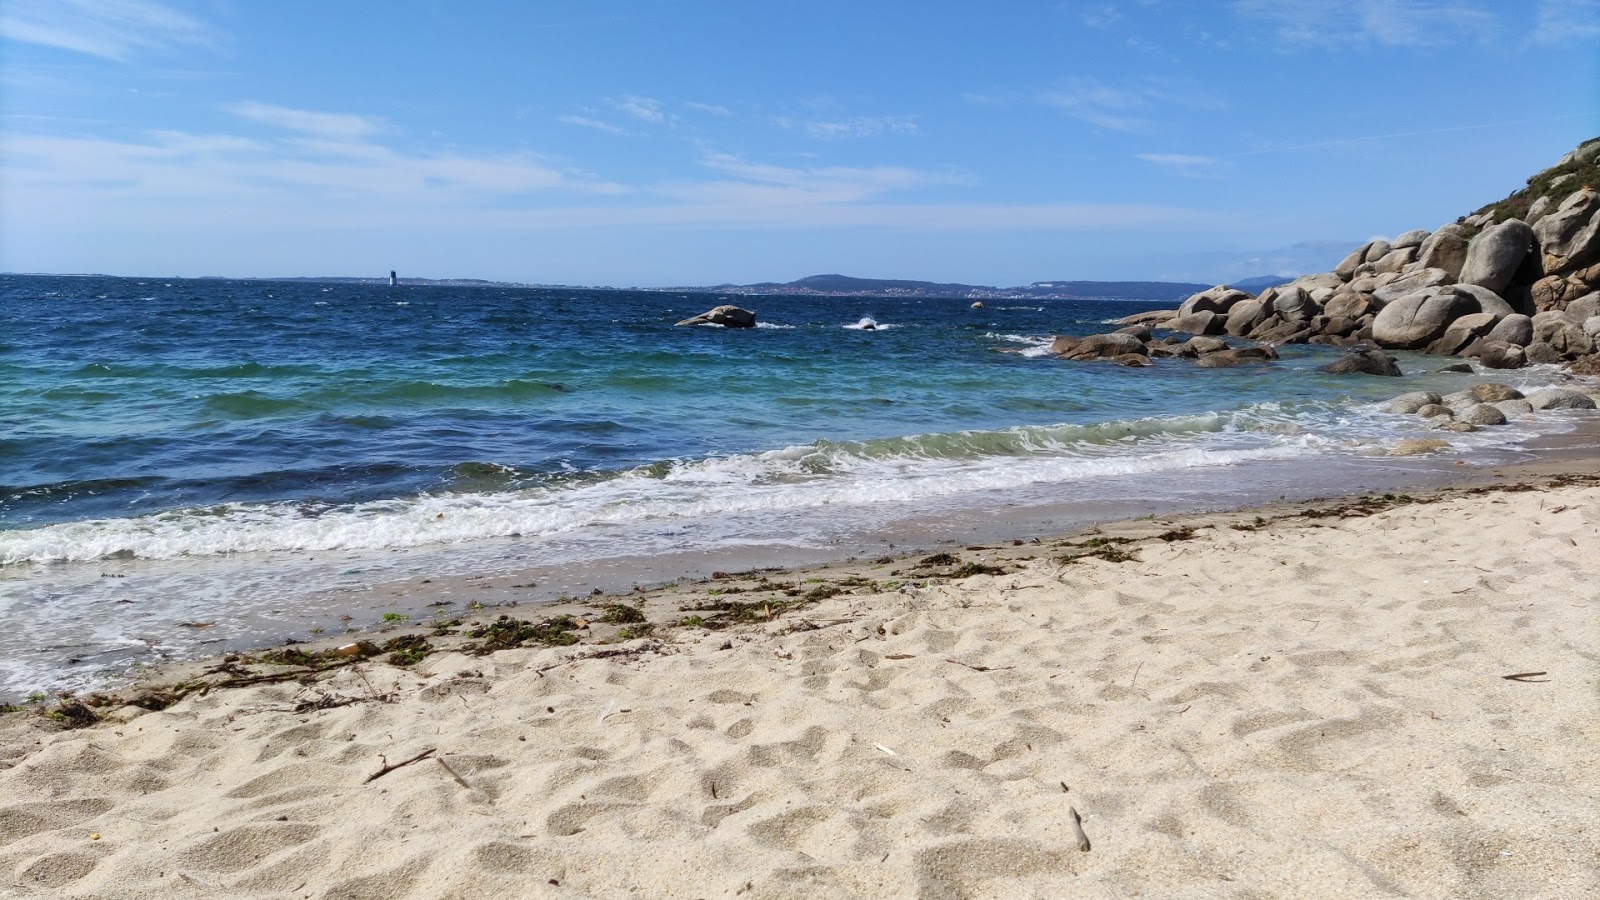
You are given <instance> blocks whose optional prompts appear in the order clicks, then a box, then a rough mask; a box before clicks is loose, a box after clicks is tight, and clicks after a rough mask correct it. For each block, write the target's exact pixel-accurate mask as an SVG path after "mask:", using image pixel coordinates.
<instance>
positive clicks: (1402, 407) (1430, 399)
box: [1384, 391, 1440, 415]
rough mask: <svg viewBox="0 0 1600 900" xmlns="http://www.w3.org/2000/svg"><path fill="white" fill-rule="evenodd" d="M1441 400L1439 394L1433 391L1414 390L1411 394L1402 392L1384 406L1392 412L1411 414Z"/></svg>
mask: <svg viewBox="0 0 1600 900" xmlns="http://www.w3.org/2000/svg"><path fill="white" fill-rule="evenodd" d="M1439 400H1440V397H1439V395H1438V394H1435V393H1434V392H1433V391H1412V392H1411V393H1409V394H1401V395H1400V396H1398V397H1396V398H1394V399H1393V400H1390V401H1389V402H1388V403H1387V404H1386V405H1385V406H1384V409H1386V410H1388V411H1389V412H1392V413H1405V414H1407V415H1410V414H1411V413H1414V412H1416V411H1417V410H1419V409H1421V408H1423V407H1424V406H1429V405H1432V404H1436V403H1438V402H1439Z"/></svg>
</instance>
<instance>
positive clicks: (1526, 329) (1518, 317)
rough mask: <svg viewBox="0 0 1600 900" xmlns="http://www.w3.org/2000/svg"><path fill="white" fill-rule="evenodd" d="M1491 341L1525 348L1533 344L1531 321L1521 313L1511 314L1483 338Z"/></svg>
mask: <svg viewBox="0 0 1600 900" xmlns="http://www.w3.org/2000/svg"><path fill="white" fill-rule="evenodd" d="M1484 337H1485V338H1486V339H1487V340H1491V341H1504V342H1505V343H1507V344H1516V345H1517V346H1518V347H1526V346H1528V345H1529V344H1530V343H1532V342H1533V320H1532V319H1530V318H1528V317H1527V316H1524V315H1522V314H1521V313H1512V314H1511V315H1509V316H1506V317H1505V318H1503V319H1501V320H1500V321H1499V322H1497V323H1496V324H1495V326H1494V327H1493V328H1491V329H1489V333H1488V334H1487V335H1485V336H1484Z"/></svg>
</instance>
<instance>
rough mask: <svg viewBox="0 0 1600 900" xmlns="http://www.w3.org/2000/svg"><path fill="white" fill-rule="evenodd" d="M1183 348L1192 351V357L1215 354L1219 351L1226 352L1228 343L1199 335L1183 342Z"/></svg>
mask: <svg viewBox="0 0 1600 900" xmlns="http://www.w3.org/2000/svg"><path fill="white" fill-rule="evenodd" d="M1184 346H1185V347H1187V348H1188V349H1190V350H1193V351H1194V355H1196V356H1199V355H1200V354H1202V353H1216V352H1217V351H1219V350H1226V349H1228V342H1227V341H1225V340H1223V339H1221V338H1214V337H1206V336H1204V335H1199V336H1196V337H1192V338H1190V339H1189V340H1187V341H1185V342H1184Z"/></svg>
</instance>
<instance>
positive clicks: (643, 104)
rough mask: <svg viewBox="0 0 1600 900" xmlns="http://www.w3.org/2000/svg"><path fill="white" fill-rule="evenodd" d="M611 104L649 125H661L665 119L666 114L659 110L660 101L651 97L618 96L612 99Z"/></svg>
mask: <svg viewBox="0 0 1600 900" xmlns="http://www.w3.org/2000/svg"><path fill="white" fill-rule="evenodd" d="M612 105H613V106H615V107H616V108H617V110H618V111H620V112H622V113H623V114H625V115H628V116H632V117H633V118H635V119H638V120H639V121H641V122H646V123H649V124H651V125H661V124H664V123H665V122H666V121H667V114H666V113H664V112H662V111H661V101H660V100H656V99H653V98H651V97H638V96H633V95H628V96H624V97H618V98H617V99H615V100H613V101H612Z"/></svg>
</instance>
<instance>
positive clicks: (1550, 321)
mask: <svg viewBox="0 0 1600 900" xmlns="http://www.w3.org/2000/svg"><path fill="white" fill-rule="evenodd" d="M1533 340H1534V341H1535V342H1539V341H1542V342H1544V343H1546V344H1549V345H1550V346H1551V347H1554V348H1555V351H1556V352H1557V353H1560V354H1562V355H1563V356H1582V355H1583V354H1585V353H1589V352H1590V351H1592V350H1593V349H1594V343H1593V342H1592V341H1591V340H1589V336H1588V335H1587V334H1584V331H1583V323H1582V322H1579V321H1577V320H1576V319H1573V318H1571V317H1569V316H1568V315H1567V314H1566V313H1564V312H1556V311H1554V310H1551V311H1548V312H1542V313H1539V314H1538V315H1536V316H1534V317H1533Z"/></svg>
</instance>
